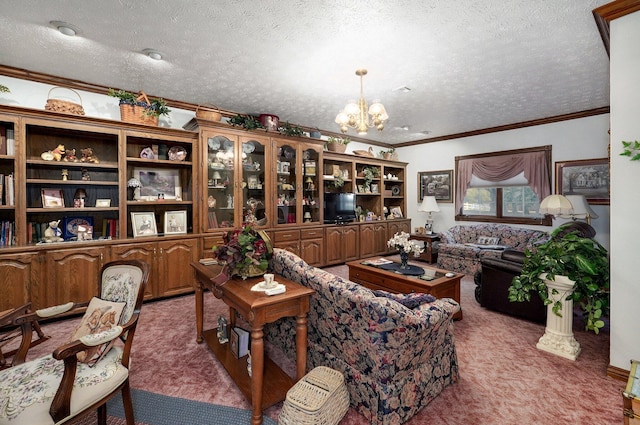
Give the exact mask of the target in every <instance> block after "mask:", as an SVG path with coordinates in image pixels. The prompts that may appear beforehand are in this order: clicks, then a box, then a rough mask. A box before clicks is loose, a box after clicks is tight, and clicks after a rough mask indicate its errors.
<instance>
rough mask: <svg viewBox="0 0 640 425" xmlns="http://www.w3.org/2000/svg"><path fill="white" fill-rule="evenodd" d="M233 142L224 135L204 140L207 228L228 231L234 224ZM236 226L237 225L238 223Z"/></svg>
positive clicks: (234, 170)
mask: <svg viewBox="0 0 640 425" xmlns="http://www.w3.org/2000/svg"><path fill="white" fill-rule="evenodd" d="M236 149H237V147H236V142H235V141H234V140H232V139H230V138H228V137H227V136H223V135H213V136H211V137H208V138H207V217H206V218H207V226H206V227H207V228H208V229H217V228H230V227H234V226H235V225H236V222H235V215H234V211H235V202H236V200H235V199H234V198H235V193H234V189H235V176H236V169H235V168H236V166H235V164H236V160H235V157H236ZM237 224H239V223H237Z"/></svg>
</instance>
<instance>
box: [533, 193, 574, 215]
mask: <svg viewBox="0 0 640 425" xmlns="http://www.w3.org/2000/svg"><path fill="white" fill-rule="evenodd" d="M540 212H541V213H542V214H548V215H552V216H554V217H555V216H557V217H560V216H562V215H568V214H572V213H573V205H572V204H571V201H569V200H568V199H567V198H566V197H565V196H562V195H558V194H554V195H549V196H547V197H546V198H544V199H543V200H542V202H540Z"/></svg>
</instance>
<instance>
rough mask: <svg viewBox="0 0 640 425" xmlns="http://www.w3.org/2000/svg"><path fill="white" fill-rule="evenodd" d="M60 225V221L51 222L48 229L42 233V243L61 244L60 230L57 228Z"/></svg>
mask: <svg viewBox="0 0 640 425" xmlns="http://www.w3.org/2000/svg"><path fill="white" fill-rule="evenodd" d="M59 224H60V220H53V221H50V222H49V227H47V229H46V230H45V231H44V241H45V242H47V243H51V242H62V241H64V239H62V230H60V228H59V227H58V225H59Z"/></svg>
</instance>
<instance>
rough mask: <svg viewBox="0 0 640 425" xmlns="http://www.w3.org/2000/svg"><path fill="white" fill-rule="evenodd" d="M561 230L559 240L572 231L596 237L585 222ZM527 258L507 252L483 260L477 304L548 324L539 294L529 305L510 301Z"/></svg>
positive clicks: (532, 298) (476, 294) (516, 253)
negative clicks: (513, 281) (513, 285)
mask: <svg viewBox="0 0 640 425" xmlns="http://www.w3.org/2000/svg"><path fill="white" fill-rule="evenodd" d="M561 228H562V230H561V231H559V233H558V234H557V236H556V237H562V236H563V235H565V234H567V233H569V232H578V234H579V235H580V236H582V237H585V238H593V237H594V236H595V235H596V231H595V230H594V229H593V227H591V226H590V225H589V224H587V223H585V222H582V221H572V222H569V223H566V224H563V225H562V226H561ZM524 258H525V254H524V252H522V251H516V250H511V249H506V250H504V251H503V252H502V255H501V257H500V258H483V259H482V261H481V270H480V271H479V272H478V273H476V274H475V275H474V281H475V284H476V290H475V297H476V301H478V302H479V303H480V305H481V306H482V307H485V308H487V309H489V310H494V311H498V312H500V313H504V314H508V315H511V316H515V317H519V318H522V319H526V320H531V321H533V322H539V323H544V322H545V321H546V317H547V307H546V306H545V305H544V304H543V302H542V300H540V298H539V297H538V296H536V295H535V294H534V295H532V297H531V301H529V302H511V301H509V287H510V286H511V281H512V280H513V278H514V277H515V276H518V275H520V272H521V271H522V264H523V262H524Z"/></svg>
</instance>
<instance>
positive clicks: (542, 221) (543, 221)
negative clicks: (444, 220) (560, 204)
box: [455, 201, 553, 226]
mask: <svg viewBox="0 0 640 425" xmlns="http://www.w3.org/2000/svg"><path fill="white" fill-rule="evenodd" d="M496 202H497V201H496ZM455 221H477V222H480V223H500V224H526V225H529V226H551V225H552V224H553V223H552V220H551V217H550V216H548V215H545V216H544V217H543V218H522V217H494V216H485V215H460V214H458V215H456V216H455Z"/></svg>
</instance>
